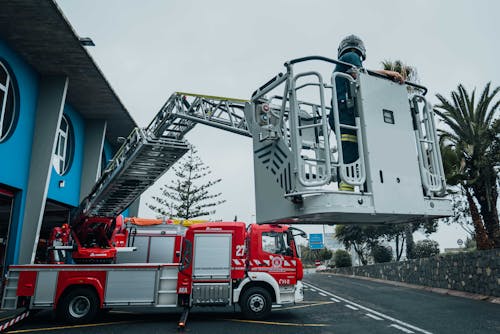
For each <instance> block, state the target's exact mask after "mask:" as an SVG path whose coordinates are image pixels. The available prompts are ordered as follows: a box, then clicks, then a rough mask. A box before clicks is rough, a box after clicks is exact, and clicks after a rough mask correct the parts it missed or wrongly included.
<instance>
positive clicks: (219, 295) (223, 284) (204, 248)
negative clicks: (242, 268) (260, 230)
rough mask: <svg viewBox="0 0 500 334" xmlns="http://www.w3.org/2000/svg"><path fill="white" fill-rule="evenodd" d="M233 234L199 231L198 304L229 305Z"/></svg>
mask: <svg viewBox="0 0 500 334" xmlns="http://www.w3.org/2000/svg"><path fill="white" fill-rule="evenodd" d="M231 250H232V234H231V233H197V234H195V236H194V252H193V289H192V291H193V293H192V302H193V304H194V305H226V304H229V303H230V289H231Z"/></svg>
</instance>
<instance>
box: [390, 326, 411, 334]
mask: <svg viewBox="0 0 500 334" xmlns="http://www.w3.org/2000/svg"><path fill="white" fill-rule="evenodd" d="M389 327H394V328H397V329H399V330H400V331H403V332H405V333H415V332H414V331H411V330H409V329H408V328H404V327H401V326H399V325H396V324H392V325H390V326H389Z"/></svg>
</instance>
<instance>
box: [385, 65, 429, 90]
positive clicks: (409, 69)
mask: <svg viewBox="0 0 500 334" xmlns="http://www.w3.org/2000/svg"><path fill="white" fill-rule="evenodd" d="M382 67H383V69H384V70H388V71H394V72H398V73H399V74H401V75H402V76H403V79H404V80H405V81H410V82H413V83H418V82H419V81H420V80H419V77H418V73H417V69H416V68H415V67H414V66H410V65H407V64H405V63H403V62H402V61H401V60H395V61H392V60H387V59H386V60H384V61H382ZM407 89H408V92H410V93H411V92H413V91H414V90H415V88H413V87H410V86H408V87H407Z"/></svg>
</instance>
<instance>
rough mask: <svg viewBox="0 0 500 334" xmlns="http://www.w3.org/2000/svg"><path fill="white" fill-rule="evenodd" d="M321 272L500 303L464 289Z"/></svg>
mask: <svg viewBox="0 0 500 334" xmlns="http://www.w3.org/2000/svg"><path fill="white" fill-rule="evenodd" d="M321 274H323V275H325V274H328V275H335V276H340V277H347V278H356V279H360V280H365V281H371V282H377V283H383V284H390V285H394V286H402V287H405V288H410V289H417V290H424V291H430V292H434V293H439V294H442V295H450V296H455V297H462V298H468V299H474V300H484V301H487V302H490V303H494V304H500V297H495V296H486V295H480V294H477V293H471V292H465V291H458V290H451V289H442V288H434V287H430V286H424V285H416V284H409V283H403V282H397V281H389V280H383V279H380V278H372V277H365V276H354V275H344V274H335V273H332V272H321Z"/></svg>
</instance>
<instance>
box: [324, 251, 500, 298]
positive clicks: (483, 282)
mask: <svg viewBox="0 0 500 334" xmlns="http://www.w3.org/2000/svg"><path fill="white" fill-rule="evenodd" d="M331 271H332V272H333V273H338V274H344V275H355V276H364V277H371V278H378V279H384V280H389V281H398V282H404V283H409V284H418V285H424V286H429V287H434V288H442V289H452V290H459V291H466V292H471V293H478V294H482V295H488V296H495V297H500V249H496V250H488V251H475V252H468V253H458V254H449V255H437V256H435V257H430V258H425V259H416V260H409V261H403V262H389V263H379V264H373V265H368V266H361V267H350V268H336V269H332V270H331Z"/></svg>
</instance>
